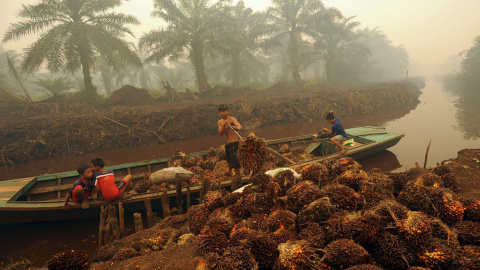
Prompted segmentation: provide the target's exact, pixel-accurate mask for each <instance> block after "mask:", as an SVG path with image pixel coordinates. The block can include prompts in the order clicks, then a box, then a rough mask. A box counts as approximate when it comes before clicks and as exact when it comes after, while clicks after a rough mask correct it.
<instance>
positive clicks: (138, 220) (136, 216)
mask: <svg viewBox="0 0 480 270" xmlns="http://www.w3.org/2000/svg"><path fill="white" fill-rule="evenodd" d="M133 223H134V224H135V232H139V231H142V230H143V222H142V214H140V213H133Z"/></svg>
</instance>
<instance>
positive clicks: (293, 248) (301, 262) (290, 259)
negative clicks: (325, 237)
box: [278, 240, 320, 270]
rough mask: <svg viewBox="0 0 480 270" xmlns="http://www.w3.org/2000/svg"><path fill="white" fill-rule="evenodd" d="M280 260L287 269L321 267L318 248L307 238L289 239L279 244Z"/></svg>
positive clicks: (304, 269) (299, 269)
mask: <svg viewBox="0 0 480 270" xmlns="http://www.w3.org/2000/svg"><path fill="white" fill-rule="evenodd" d="M278 250H279V262H280V264H281V265H282V266H283V267H284V268H285V269H292V270H294V269H295V270H307V269H320V258H319V257H318V255H317V254H316V249H315V248H312V247H310V245H309V243H308V242H307V241H305V240H296V241H288V242H286V243H282V244H280V245H278Z"/></svg>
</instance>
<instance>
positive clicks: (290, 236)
mask: <svg viewBox="0 0 480 270" xmlns="http://www.w3.org/2000/svg"><path fill="white" fill-rule="evenodd" d="M267 237H268V238H269V239H270V240H271V241H272V242H273V243H274V244H275V245H276V246H278V245H280V244H281V243H285V242H287V241H289V240H295V239H296V238H297V235H296V234H295V233H294V232H293V231H291V230H289V229H287V228H284V227H281V228H279V229H278V230H276V231H274V232H272V233H269V234H268V235H267Z"/></svg>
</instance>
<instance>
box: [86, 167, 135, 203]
mask: <svg viewBox="0 0 480 270" xmlns="http://www.w3.org/2000/svg"><path fill="white" fill-rule="evenodd" d="M104 166H105V163H104V162H103V160H102V159H101V158H95V159H93V160H92V171H93V177H92V181H96V186H97V188H98V189H100V191H101V192H102V196H103V198H104V199H105V200H106V201H113V200H115V199H118V198H119V197H120V196H121V195H122V193H123V192H124V191H125V188H126V187H127V186H128V184H130V182H131V181H132V176H131V175H130V174H129V175H127V176H125V178H124V179H122V181H120V182H118V183H115V176H114V175H113V171H112V170H105V169H104V168H103V167H104Z"/></svg>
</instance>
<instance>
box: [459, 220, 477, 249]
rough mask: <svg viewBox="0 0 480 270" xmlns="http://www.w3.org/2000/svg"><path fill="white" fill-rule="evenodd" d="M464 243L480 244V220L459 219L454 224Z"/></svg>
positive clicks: (461, 241) (460, 239) (461, 242)
mask: <svg viewBox="0 0 480 270" xmlns="http://www.w3.org/2000/svg"><path fill="white" fill-rule="evenodd" d="M453 229H454V230H455V231H456V232H457V234H458V241H459V242H460V244H462V245H480V222H475V221H459V222H457V223H455V225H453Z"/></svg>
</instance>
